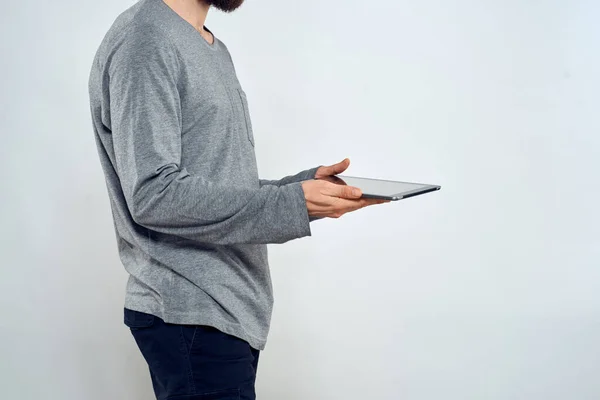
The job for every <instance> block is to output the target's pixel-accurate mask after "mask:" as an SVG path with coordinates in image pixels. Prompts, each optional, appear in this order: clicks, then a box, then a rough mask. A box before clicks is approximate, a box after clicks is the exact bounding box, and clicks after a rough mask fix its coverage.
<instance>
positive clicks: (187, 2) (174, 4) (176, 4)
mask: <svg viewBox="0 0 600 400" xmlns="http://www.w3.org/2000/svg"><path fill="white" fill-rule="evenodd" d="M161 1H164V2H165V3H166V4H167V5H168V6H169V7H171V8H172V9H173V11H175V12H176V13H177V14H179V15H180V16H181V18H183V19H185V20H186V21H187V22H189V23H190V24H192V26H193V27H194V28H196V29H197V30H198V31H200V32H201V33H202V34H203V35H204V34H206V35H208V36H210V33H208V32H206V31H205V30H204V23H205V22H206V16H207V15H208V10H209V8H210V6H209V5H208V4H207V3H205V2H204V1H202V0H161Z"/></svg>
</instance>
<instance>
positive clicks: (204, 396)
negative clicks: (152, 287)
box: [125, 309, 259, 400]
mask: <svg viewBox="0 0 600 400" xmlns="http://www.w3.org/2000/svg"><path fill="white" fill-rule="evenodd" d="M125 325H127V326H128V327H129V328H130V329H131V333H132V334H133V337H134V338H135V341H136V343H137V345H138V347H139V348H140V351H141V352H142V355H143V356H144V358H145V359H146V362H147V363H148V367H149V369H150V377H151V379H152V385H153V387H154V393H155V394H156V398H157V399H158V400H167V399H169V400H255V399H256V395H255V392H254V382H255V380H256V368H257V365H258V356H259V351H258V350H255V349H253V348H252V347H250V345H249V344H248V343H247V342H246V341H244V340H242V339H239V338H237V337H234V336H231V335H228V334H225V333H223V332H221V331H219V330H217V329H215V328H212V327H208V326H201V325H174V324H167V323H165V322H164V321H163V320H162V319H160V318H158V317H156V316H154V315H150V314H146V313H142V312H139V311H132V310H129V309H125Z"/></svg>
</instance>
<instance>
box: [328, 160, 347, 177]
mask: <svg viewBox="0 0 600 400" xmlns="http://www.w3.org/2000/svg"><path fill="white" fill-rule="evenodd" d="M349 166H350V159H349V158H344V159H343V160H342V161H340V162H339V163H337V164H334V165H332V166H331V169H332V172H333V173H332V174H331V175H337V174H341V173H342V172H344V171H345V170H346V169H348V167H349Z"/></svg>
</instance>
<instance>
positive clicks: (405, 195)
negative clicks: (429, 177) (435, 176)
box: [335, 175, 442, 201]
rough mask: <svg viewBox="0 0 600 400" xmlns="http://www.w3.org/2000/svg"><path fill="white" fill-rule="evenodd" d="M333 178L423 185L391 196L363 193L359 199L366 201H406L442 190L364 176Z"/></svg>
mask: <svg viewBox="0 0 600 400" xmlns="http://www.w3.org/2000/svg"><path fill="white" fill-rule="evenodd" d="M335 176H336V177H338V178H340V179H342V180H343V179H344V178H357V179H368V180H371V181H382V182H394V183H406V184H409V185H423V187H421V188H418V189H414V190H410V191H408V192H402V193H395V194H391V195H388V196H384V195H377V194H368V193H363V195H362V196H361V197H364V198H367V199H382V200H392V201H397V200H402V199H408V198H409V197H414V196H419V195H421V194H425V193H431V192H435V191H437V190H440V189H441V188H442V187H441V186H440V185H430V184H427V183H417V182H404V181H393V180H389V179H377V178H366V177H364V176H350V175H335Z"/></svg>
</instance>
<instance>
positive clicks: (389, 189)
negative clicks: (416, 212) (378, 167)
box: [323, 175, 438, 196]
mask: <svg viewBox="0 0 600 400" xmlns="http://www.w3.org/2000/svg"><path fill="white" fill-rule="evenodd" d="M323 179H325V180H327V181H329V182H332V183H335V184H339V185H349V186H355V187H358V188H360V190H362V192H363V194H364V195H376V196H396V195H400V196H402V194H405V193H410V192H414V191H417V192H419V191H421V190H423V191H424V190H427V189H433V188H438V187H437V186H435V185H427V184H423V183H410V182H400V181H389V180H383V179H371V178H359V177H354V176H345V175H336V176H329V177H327V178H323Z"/></svg>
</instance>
